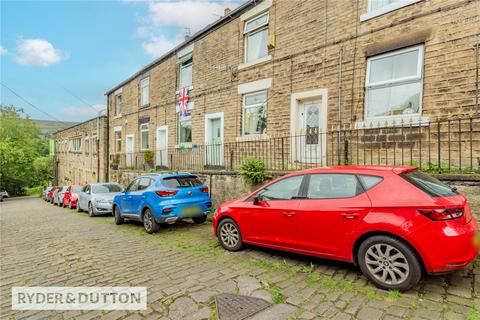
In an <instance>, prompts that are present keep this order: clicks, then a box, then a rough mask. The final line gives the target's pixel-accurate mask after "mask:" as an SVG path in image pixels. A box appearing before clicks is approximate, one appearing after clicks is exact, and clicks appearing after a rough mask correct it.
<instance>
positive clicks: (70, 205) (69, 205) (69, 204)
mask: <svg viewBox="0 0 480 320" xmlns="http://www.w3.org/2000/svg"><path fill="white" fill-rule="evenodd" d="M68 209H73V207H72V201H68Z"/></svg>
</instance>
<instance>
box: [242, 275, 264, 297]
mask: <svg viewBox="0 0 480 320" xmlns="http://www.w3.org/2000/svg"><path fill="white" fill-rule="evenodd" d="M236 281H237V286H238V291H239V294H242V295H246V296H249V295H251V294H252V292H254V291H255V290H257V289H259V288H261V287H262V286H261V285H260V282H259V281H258V280H257V279H255V278H254V277H249V276H240V277H238V278H236Z"/></svg>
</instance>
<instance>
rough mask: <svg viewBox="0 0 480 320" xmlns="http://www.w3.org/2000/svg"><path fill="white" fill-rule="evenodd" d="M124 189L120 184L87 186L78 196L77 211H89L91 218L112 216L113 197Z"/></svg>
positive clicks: (93, 184)
mask: <svg viewBox="0 0 480 320" xmlns="http://www.w3.org/2000/svg"><path fill="white" fill-rule="evenodd" d="M123 189H124V188H123V186H121V185H119V184H118V183H110V182H108V183H92V184H87V185H85V186H84V187H83V189H82V191H81V192H80V194H79V195H78V200H77V211H78V212H81V211H83V210H87V211H88V215H89V216H90V217H93V216H96V215H100V214H112V203H113V197H114V196H115V195H117V194H118V193H120V192H122V191H123Z"/></svg>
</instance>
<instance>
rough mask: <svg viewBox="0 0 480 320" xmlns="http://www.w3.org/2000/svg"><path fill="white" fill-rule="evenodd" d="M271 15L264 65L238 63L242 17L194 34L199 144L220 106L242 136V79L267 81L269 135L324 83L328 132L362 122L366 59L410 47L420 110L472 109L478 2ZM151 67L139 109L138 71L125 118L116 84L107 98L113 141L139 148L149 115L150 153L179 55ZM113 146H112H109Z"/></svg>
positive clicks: (300, 8)
mask: <svg viewBox="0 0 480 320" xmlns="http://www.w3.org/2000/svg"><path fill="white" fill-rule="evenodd" d="M260 4H261V2H260ZM268 11H269V14H270V22H269V33H270V34H271V35H274V36H275V42H276V43H275V47H274V48H273V49H271V50H269V55H271V59H270V60H268V61H266V62H263V63H260V64H256V65H253V66H251V67H247V68H241V69H239V65H240V64H241V63H242V62H243V55H244V43H243V41H244V40H243V28H244V21H242V20H241V19H240V17H239V16H235V17H234V18H233V19H231V20H230V21H229V22H228V23H226V24H224V25H222V26H219V27H218V28H217V29H215V30H214V31H212V32H210V33H208V34H207V35H206V36H203V37H201V38H199V39H195V41H194V49H193V89H192V90H191V101H193V102H194V105H195V106H194V109H193V110H192V122H193V132H192V136H193V138H192V139H193V143H194V144H202V143H204V141H205V133H204V132H205V115H206V114H210V113H216V112H220V111H221V112H224V140H225V141H234V140H235V139H238V137H241V135H242V95H240V94H238V92H237V88H238V85H241V84H244V83H248V82H251V81H256V80H262V79H265V78H272V85H271V87H270V88H269V89H268V102H267V114H268V117H267V135H268V136H270V137H272V136H277V135H288V134H292V129H291V117H292V108H291V98H292V95H295V94H298V93H302V92H306V91H310V90H317V89H325V92H326V94H327V96H328V98H326V99H327V103H326V114H327V127H326V128H323V129H324V130H326V129H335V128H337V125H338V124H339V121H340V122H341V123H342V126H343V127H344V126H347V127H348V126H353V125H355V124H357V125H358V123H359V122H361V121H363V120H364V95H365V89H364V87H365V73H366V59H367V57H369V56H373V55H376V54H380V53H384V52H388V51H391V50H395V49H400V48H404V47H409V46H412V45H416V44H424V59H423V74H424V78H423V97H422V116H425V117H427V118H428V120H429V121H433V120H435V119H437V117H442V118H443V117H447V116H449V114H454V115H459V116H463V115H469V114H471V113H472V112H473V111H475V110H476V108H477V106H476V105H475V102H476V99H475V88H476V78H475V77H476V72H477V65H476V56H475V50H474V47H473V46H474V45H475V44H476V43H480V1H461V0H456V1H454V0H447V1H445V0H425V1H419V2H416V3H414V4H412V5H410V6H407V7H403V8H400V9H398V10H395V11H392V12H388V13H386V14H384V15H380V16H378V17H375V18H372V19H369V20H366V21H360V16H361V15H362V14H364V13H365V12H366V11H367V0H359V1H347V0H345V1H326V0H323V1H286V0H276V1H275V0H274V1H273V3H272V5H271V6H270V7H269V9H268ZM340 62H341V63H340ZM147 73H149V74H150V105H149V106H148V107H146V108H139V103H138V101H139V97H138V94H139V81H140V77H138V78H135V79H132V80H131V81H129V82H128V83H126V84H125V85H123V86H122V88H123V89H122V90H123V93H122V99H123V103H122V117H118V118H114V112H113V110H114V93H113V91H114V90H113V91H112V92H111V93H110V94H109V95H108V101H109V120H108V121H109V122H110V130H109V135H110V136H109V138H110V141H112V142H113V137H114V132H113V127H114V126H121V127H122V139H125V136H126V135H127V134H134V135H135V148H134V151H135V152H139V151H140V150H139V143H140V140H139V124H138V119H139V118H142V117H145V116H148V117H149V118H150V121H149V123H150V126H149V141H150V149H152V150H154V149H155V139H156V137H155V128H157V127H158V126H160V125H168V144H169V147H170V148H175V146H176V145H177V144H178V116H177V115H176V111H175V106H176V96H175V93H176V90H177V89H178V85H177V83H178V76H179V75H178V74H179V65H178V57H177V55H176V54H172V55H171V56H169V57H166V58H165V59H163V60H162V62H160V63H158V64H156V65H155V66H153V67H151V68H150V69H148V70H145V74H147ZM119 80H121V79H119ZM322 97H323V99H325V96H322ZM322 97H321V98H322ZM339 110H341V112H340V116H339ZM382 132H385V131H382ZM379 133H381V132H379ZM387 134H388V132H387ZM381 139H383V138H381ZM388 139H389V138H387V137H385V140H388ZM327 143H328V142H327ZM473 149H475V150H478V149H479V148H477V147H474V148H473ZM109 152H110V153H113V152H114V146H113V143H110V146H109ZM122 152H124V150H122ZM331 152H335V150H332V151H331ZM328 156H333V155H332V154H330V155H328Z"/></svg>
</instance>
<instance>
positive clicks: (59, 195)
mask: <svg viewBox="0 0 480 320" xmlns="http://www.w3.org/2000/svg"><path fill="white" fill-rule="evenodd" d="M58 188H59V190H58V191H57V192H56V193H55V195H54V196H53V202H52V203H53V204H54V205H58V206H59V207H62V206H63V195H64V194H65V191H67V189H68V186H63V187H58Z"/></svg>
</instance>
